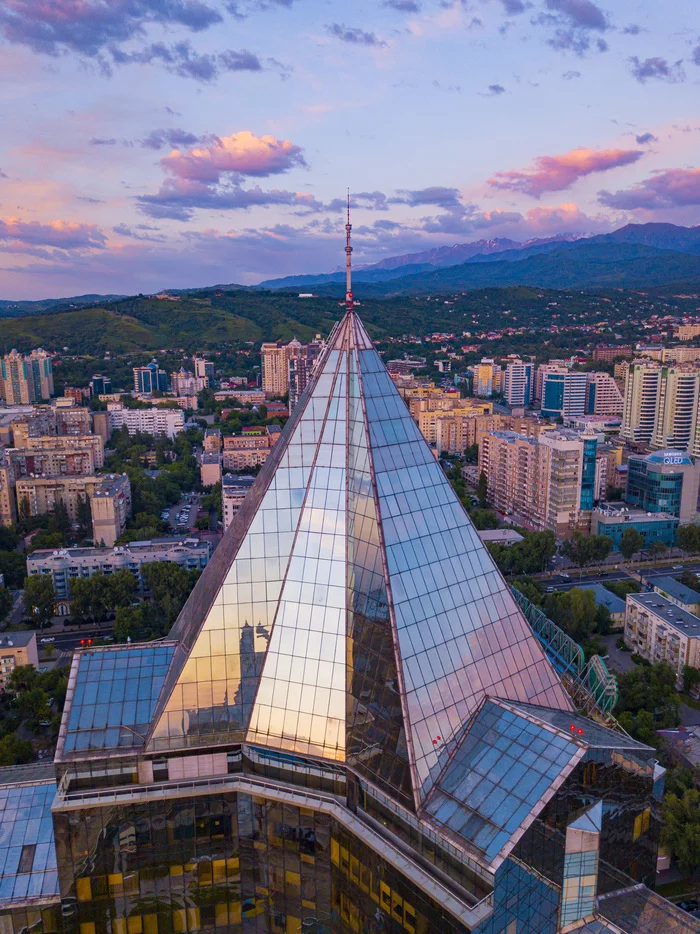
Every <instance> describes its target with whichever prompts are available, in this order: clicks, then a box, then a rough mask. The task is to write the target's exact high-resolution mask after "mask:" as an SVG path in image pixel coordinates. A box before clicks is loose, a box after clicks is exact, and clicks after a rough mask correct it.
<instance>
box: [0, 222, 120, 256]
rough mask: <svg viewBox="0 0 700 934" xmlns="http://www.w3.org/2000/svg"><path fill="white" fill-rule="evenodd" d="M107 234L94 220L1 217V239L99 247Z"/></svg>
mask: <svg viewBox="0 0 700 934" xmlns="http://www.w3.org/2000/svg"><path fill="white" fill-rule="evenodd" d="M106 240H107V238H106V237H105V235H104V234H103V233H102V231H101V230H100V229H99V227H97V226H96V225H95V224H79V223H76V222H75V221H63V220H57V221H50V222H49V223H48V224H41V223H39V222H38V221H22V220H20V219H19V218H18V217H8V218H4V219H3V218H0V241H3V242H6V243H9V244H11V245H13V252H17V251H18V250H17V248H18V247H19V246H22V245H25V246H30V247H37V246H52V247H58V248H59V249H62V250H80V249H90V250H95V249H98V250H99V249H102V248H103V247H104V244H105V242H106Z"/></svg>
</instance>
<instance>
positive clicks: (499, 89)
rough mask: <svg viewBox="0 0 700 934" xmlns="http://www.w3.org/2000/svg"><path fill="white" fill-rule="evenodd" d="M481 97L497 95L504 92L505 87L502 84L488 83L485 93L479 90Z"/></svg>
mask: <svg viewBox="0 0 700 934" xmlns="http://www.w3.org/2000/svg"><path fill="white" fill-rule="evenodd" d="M479 93H480V94H481V97H498V96H499V95H500V94H505V93H506V89H505V88H504V87H503V85H502V84H490V85H489V86H488V89H487V91H486V92H485V93H482V92H479Z"/></svg>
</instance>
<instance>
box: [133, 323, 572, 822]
mask: <svg viewBox="0 0 700 934" xmlns="http://www.w3.org/2000/svg"><path fill="white" fill-rule="evenodd" d="M171 638H174V639H177V640H178V648H177V650H176V651H175V655H174V658H173V662H172V664H171V666H170V670H169V673H168V676H167V678H166V679H165V683H164V686H163V689H162V691H161V694H160V698H159V700H158V703H157V705H156V710H155V714H154V717H153V724H152V729H151V734H150V738H149V741H150V745H151V748H182V747H183V746H187V745H202V744H207V743H208V744H210V743H211V742H212V741H217V740H220V741H223V740H226V741H231V740H233V741H243V740H247V741H248V742H254V743H258V744H264V745H267V746H271V747H275V748H282V749H285V750H289V751H292V752H297V753H300V754H305V755H316V756H320V757H324V758H330V759H334V760H336V761H341V762H342V761H346V762H347V763H348V765H349V766H350V767H351V768H353V769H354V770H355V771H357V772H359V773H361V774H363V775H365V777H367V778H369V779H370V780H372V781H374V782H376V783H377V784H379V785H380V786H382V787H384V788H385V790H388V791H390V793H392V794H394V795H396V796H398V797H400V798H402V799H403V800H404V801H406V802H409V801H410V802H411V804H412V805H415V806H418V805H419V804H420V801H421V800H422V799H423V798H424V797H425V795H426V794H427V792H428V791H429V789H430V787H431V786H432V783H433V781H434V778H435V777H436V776H437V774H438V773H439V771H440V762H439V759H440V753H441V750H443V749H444V748H445V747H446V746H448V745H449V744H450V743H451V741H452V740H453V739H454V738H455V737H456V736H457V735H458V734H459V732H460V730H461V728H462V727H463V725H464V724H465V723H466V722H467V721H468V719H469V718H470V716H471V715H472V714H473V713H474V712H475V711H476V709H477V707H478V706H479V705H480V703H481V702H482V700H483V698H484V696H485V695H486V694H490V695H495V696H498V697H501V698H505V699H509V700H512V701H521V702H528V703H530V704H534V705H537V706H543V707H550V708H555V709H558V710H561V711H566V712H567V713H568V712H570V711H571V710H572V706H571V702H570V700H569V698H568V695H567V694H566V692H565V690H564V688H563V687H562V685H561V682H560V681H559V678H558V676H557V675H556V673H555V671H554V669H553V668H552V666H551V665H550V663H549V662H548V660H547V659H546V657H545V655H544V652H543V650H542V648H541V647H540V644H539V642H538V640H537V638H536V637H535V636H534V634H533V633H532V630H531V629H530V627H529V625H528V623H527V622H526V620H525V619H524V617H523V616H522V614H521V613H520V611H519V609H518V607H517V606H516V604H515V602H514V600H513V598H512V596H511V594H510V591H509V588H508V587H507V585H506V583H505V581H504V580H503V578H502V577H501V575H500V573H499V572H498V570H497V568H496V566H495V565H494V562H493V560H492V558H491V556H490V555H489V553H488V551H487V549H486V547H485V546H484V545H483V544H482V543H481V541H480V539H479V537H478V535H477V534H476V531H475V530H474V527H473V526H472V524H471V522H470V520H469V518H468V516H467V514H466V512H465V511H464V509H463V507H462V505H461V503H460V502H459V500H458V499H457V497H456V495H455V493H454V491H453V490H452V488H451V486H450V484H449V482H448V480H447V478H446V477H445V475H444V473H443V471H442V469H441V468H440V466H439V464H438V463H437V462H436V460H435V457H434V455H433V452H432V451H431V449H430V448H429V447H428V445H427V444H426V442H425V441H424V440H423V438H422V436H421V434H420V432H419V430H418V427H417V425H416V424H415V422H414V421H413V419H412V418H411V416H410V414H409V412H408V410H407V408H406V406H405V404H404V402H403V400H402V399H401V397H400V396H399V394H398V392H397V391H396V388H395V387H394V384H393V383H392V381H391V378H390V377H389V374H388V373H387V371H386V368H385V366H384V364H383V363H382V361H381V359H380V357H379V355H378V354H377V352H376V350H375V349H374V347H373V345H372V342H371V340H370V338H369V336H368V335H367V332H366V331H365V329H364V327H363V325H362V323H361V322H360V320H359V318H358V317H357V315H356V314H355V312H354V311H352V310H351V311H349V312H348V313H347V314H346V316H345V318H344V319H343V320H342V322H341V323H340V324H338V325H337V326H336V328H335V330H334V332H333V334H332V335H331V337H330V339H329V342H328V346H327V348H326V350H325V353H324V356H323V358H322V359H321V360H320V362H319V365H318V366H317V369H316V372H315V375H314V378H313V380H312V381H311V383H310V384H309V386H308V387H307V389H306V391H305V393H304V396H303V397H302V399H301V401H300V402H299V404H298V405H297V407H296V408H295V410H294V412H293V414H292V417H291V418H290V419H289V421H288V423H287V425H286V426H285V429H284V432H283V433H282V437H281V439H280V441H278V443H277V445H276V446H275V448H274V450H273V453H272V454H271V456H270V457H269V458H268V461H267V462H266V464H265V466H264V467H263V469H262V471H261V472H260V475H259V476H258V479H257V481H256V483H255V485H254V487H253V489H252V491H251V493H250V494H249V496H248V497H247V499H246V503H245V504H244V506H243V508H242V509H241V511H240V512H239V514H238V516H237V517H236V521H235V522H234V523H233V524H232V526H231V528H230V530H229V531H228V533H227V535H226V536H225V538H224V540H223V542H222V543H221V545H220V546H219V548H218V549H217V551H216V552H215V555H214V558H213V559H212V561H211V562H210V564H209V566H208V567H207V569H206V570H205V572H204V574H203V575H202V577H201V579H200V581H199V582H198V584H197V586H196V587H195V589H194V591H193V593H192V595H191V596H190V599H189V601H188V602H187V604H186V605H185V607H184V609H183V611H182V613H181V615H180V618H179V619H178V621H177V623H176V624H175V627H174V628H173V631H172V632H171Z"/></svg>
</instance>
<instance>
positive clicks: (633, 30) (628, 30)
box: [622, 23, 643, 36]
mask: <svg viewBox="0 0 700 934" xmlns="http://www.w3.org/2000/svg"><path fill="white" fill-rule="evenodd" d="M642 31H643V30H642V27H641V26H638V25H637V24H636V23H628V25H627V26H625V27H624V29H623V30H622V34H623V36H638V35H639V34H640V33H641V32H642Z"/></svg>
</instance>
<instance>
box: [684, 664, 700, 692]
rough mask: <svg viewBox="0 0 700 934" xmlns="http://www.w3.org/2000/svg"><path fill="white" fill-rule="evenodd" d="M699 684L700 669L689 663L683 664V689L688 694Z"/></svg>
mask: <svg viewBox="0 0 700 934" xmlns="http://www.w3.org/2000/svg"><path fill="white" fill-rule="evenodd" d="M698 684H700V670H699V669H697V668H692V667H691V666H690V665H684V666H683V690H684V692H685V693H686V694H690V692H691V691H692V690H693V688H695V687H697V686H698Z"/></svg>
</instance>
